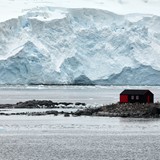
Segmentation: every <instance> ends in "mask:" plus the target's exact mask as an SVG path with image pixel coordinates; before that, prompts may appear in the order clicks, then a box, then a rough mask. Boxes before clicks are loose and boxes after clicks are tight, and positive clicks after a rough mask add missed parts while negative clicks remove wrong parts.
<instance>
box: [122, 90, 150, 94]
mask: <svg viewBox="0 0 160 160" xmlns="http://www.w3.org/2000/svg"><path fill="white" fill-rule="evenodd" d="M147 92H150V93H151V94H153V93H152V92H151V91H150V90H137V89H125V90H124V91H123V92H121V94H122V95H123V94H127V95H144V94H146V93H147Z"/></svg>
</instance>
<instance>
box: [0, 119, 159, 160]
mask: <svg viewBox="0 0 160 160" xmlns="http://www.w3.org/2000/svg"><path fill="white" fill-rule="evenodd" d="M0 121H1V123H0V144H1V145H0V159H1V160H13V159H14V160H15V159H16V160H22V159H23V160H45V159H47V160H75V159H76V160H106V159H107V160H117V159H118V160H158V159H159V157H160V152H159V151H160V145H159V144H160V132H159V130H160V121H159V120H157V119H154V120H153V119H150V120H141V119H127V118H125V119H123V118H106V117H83V116H82V117H67V118H66V117H63V116H56V117H55V116H42V117H38V116H35V117H28V116H9V117H6V116H0ZM131 122H132V123H131ZM144 122H145V123H144Z"/></svg>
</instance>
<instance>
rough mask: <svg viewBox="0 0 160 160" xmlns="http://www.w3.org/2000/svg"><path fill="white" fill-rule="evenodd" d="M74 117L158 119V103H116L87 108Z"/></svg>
mask: <svg viewBox="0 0 160 160" xmlns="http://www.w3.org/2000/svg"><path fill="white" fill-rule="evenodd" d="M75 115H77V116H80V115H87V116H105V117H130V118H159V117H160V103H154V104H139V103H130V104H128V103H124V104H120V103H116V104H111V105H105V106H101V107H98V108H89V109H84V110H79V111H77V112H75Z"/></svg>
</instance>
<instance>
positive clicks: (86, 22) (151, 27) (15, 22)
mask: <svg viewBox="0 0 160 160" xmlns="http://www.w3.org/2000/svg"><path fill="white" fill-rule="evenodd" d="M145 3H147V2H145ZM159 28H160V17H159V16H156V15H151V14H148V15H146V14H127V15H117V14H114V13H112V12H109V11H104V10H99V9H87V8H84V9H83V8H79V9H76V8H68V9H67V8H57V7H56V8H54V7H42V8H35V9H31V10H28V11H25V14H23V15H21V16H19V17H18V18H12V19H9V20H7V21H4V22H1V23H0V84H89V83H91V84H133V85H134V84H150V85H154V84H160V81H159V78H160V72H159V71H160V63H159V62H160V30H159ZM153 77H154V78H153ZM153 79H154V80H153Z"/></svg>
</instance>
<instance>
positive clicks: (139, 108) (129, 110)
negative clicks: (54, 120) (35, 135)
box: [0, 100, 160, 118]
mask: <svg viewBox="0 0 160 160" xmlns="http://www.w3.org/2000/svg"><path fill="white" fill-rule="evenodd" d="M0 108H1V110H0V115H6V116H10V115H28V116H42V115H54V116H57V115H60V114H61V115H64V116H65V117H69V116H71V115H72V116H104V117H131V118H159V117H160V103H154V104H139V103H130V104H127V103H126V104H120V103H116V104H110V105H104V106H100V107H91V106H90V107H88V106H87V105H86V104H85V103H80V102H76V103H67V102H52V101H50V100H30V101H26V102H19V103H17V104H0ZM58 108H61V109H62V108H64V109H71V108H72V109H76V111H74V112H72V111H70V112H69V111H65V112H64V111H57V110H56V109H58ZM4 109H6V110H7V109H52V110H47V111H37V112H34V111H33V112H20V113H4V111H5V110H4ZM53 109H55V110H53Z"/></svg>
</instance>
